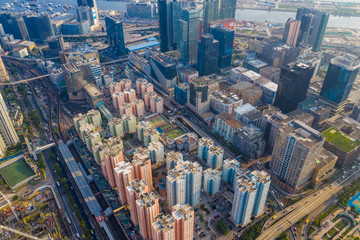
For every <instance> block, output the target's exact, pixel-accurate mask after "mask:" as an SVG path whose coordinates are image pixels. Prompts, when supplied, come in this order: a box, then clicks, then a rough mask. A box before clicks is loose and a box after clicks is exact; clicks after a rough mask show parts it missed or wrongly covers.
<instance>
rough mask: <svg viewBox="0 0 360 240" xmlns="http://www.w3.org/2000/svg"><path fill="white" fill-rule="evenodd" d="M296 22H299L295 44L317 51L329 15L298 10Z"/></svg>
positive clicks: (316, 11) (302, 9)
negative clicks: (309, 46)
mask: <svg viewBox="0 0 360 240" xmlns="http://www.w3.org/2000/svg"><path fill="white" fill-rule="evenodd" d="M296 20H300V21H301V25H300V32H299V36H298V40H297V44H298V45H300V44H309V45H311V46H312V47H313V51H315V52H316V51H319V50H320V46H321V43H322V40H323V38H324V34H325V30H326V26H327V23H328V20H329V14H328V13H326V12H323V11H320V10H317V9H310V8H304V7H302V8H299V9H298V10H297V13H296Z"/></svg>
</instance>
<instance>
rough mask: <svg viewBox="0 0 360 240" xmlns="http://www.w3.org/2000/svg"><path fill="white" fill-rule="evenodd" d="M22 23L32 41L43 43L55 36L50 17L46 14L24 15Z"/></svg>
mask: <svg viewBox="0 0 360 240" xmlns="http://www.w3.org/2000/svg"><path fill="white" fill-rule="evenodd" d="M23 18H24V22H25V25H26V28H27V31H28V33H29V37H30V39H31V40H32V41H39V40H40V41H45V40H46V39H47V38H49V37H52V36H55V33H54V29H53V26H52V24H51V21H50V16H49V14H47V13H41V14H31V15H25V16H24V17H23Z"/></svg>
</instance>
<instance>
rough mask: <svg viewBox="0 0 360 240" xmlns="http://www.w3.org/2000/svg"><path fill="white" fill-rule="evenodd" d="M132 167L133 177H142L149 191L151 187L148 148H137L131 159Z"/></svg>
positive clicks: (140, 178)
mask: <svg viewBox="0 0 360 240" xmlns="http://www.w3.org/2000/svg"><path fill="white" fill-rule="evenodd" d="M131 163H132V165H133V167H134V173H135V178H137V179H139V180H142V179H144V180H145V182H146V183H147V185H148V188H149V191H152V189H153V182H152V171H151V161H150V158H149V150H148V149H146V148H137V149H136V152H135V153H134V156H133V160H132V161H131Z"/></svg>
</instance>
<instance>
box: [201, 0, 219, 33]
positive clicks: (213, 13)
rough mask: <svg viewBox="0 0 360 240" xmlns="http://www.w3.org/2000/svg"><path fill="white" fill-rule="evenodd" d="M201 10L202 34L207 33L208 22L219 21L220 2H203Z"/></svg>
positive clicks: (216, 0)
mask: <svg viewBox="0 0 360 240" xmlns="http://www.w3.org/2000/svg"><path fill="white" fill-rule="evenodd" d="M203 9H204V12H203V32H204V33H208V32H209V27H210V22H214V21H217V20H219V11H220V1H219V0H205V1H204V8H203Z"/></svg>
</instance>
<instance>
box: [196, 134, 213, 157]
mask: <svg viewBox="0 0 360 240" xmlns="http://www.w3.org/2000/svg"><path fill="white" fill-rule="evenodd" d="M213 145H214V141H213V140H212V139H211V138H200V139H199V142H198V154H197V156H198V157H199V158H200V159H202V160H205V159H208V152H209V149H210V147H211V146H213Z"/></svg>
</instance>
